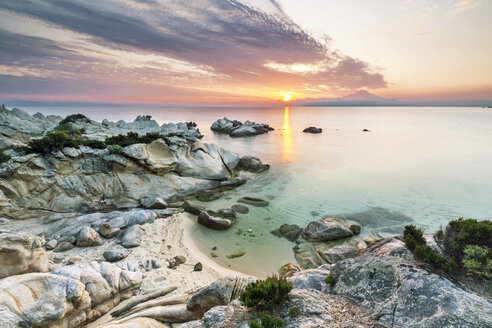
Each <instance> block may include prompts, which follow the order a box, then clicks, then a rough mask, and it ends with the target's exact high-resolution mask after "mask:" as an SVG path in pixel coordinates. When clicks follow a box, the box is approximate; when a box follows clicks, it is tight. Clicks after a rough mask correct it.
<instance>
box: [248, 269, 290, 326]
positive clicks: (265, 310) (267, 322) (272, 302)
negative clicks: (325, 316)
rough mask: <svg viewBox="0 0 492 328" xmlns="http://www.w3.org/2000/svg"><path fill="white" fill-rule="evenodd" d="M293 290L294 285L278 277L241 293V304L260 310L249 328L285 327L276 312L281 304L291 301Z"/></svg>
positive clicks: (266, 280)
mask: <svg viewBox="0 0 492 328" xmlns="http://www.w3.org/2000/svg"><path fill="white" fill-rule="evenodd" d="M291 290H292V284H291V283H289V282H288V281H287V280H286V279H284V278H282V279H280V278H278V277H277V276H273V277H268V278H267V279H265V280H259V281H257V282H254V283H252V284H250V285H249V286H248V287H246V289H245V290H244V292H242V293H241V297H240V299H241V302H242V303H243V304H244V305H246V306H247V307H257V308H258V309H259V310H260V313H259V316H258V317H257V318H255V319H254V320H251V321H250V322H249V326H250V327H252V328H281V327H285V323H284V320H283V319H282V318H280V317H278V316H276V315H275V312H276V309H277V307H278V306H279V305H280V304H282V303H283V302H285V301H287V300H288V299H289V293H290V291H291ZM294 311H295V310H294ZM289 313H290V311H289ZM297 315H299V313H298V314H297Z"/></svg>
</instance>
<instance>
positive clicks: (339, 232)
mask: <svg viewBox="0 0 492 328" xmlns="http://www.w3.org/2000/svg"><path fill="white" fill-rule="evenodd" d="M353 235H354V233H353V232H352V230H350V226H349V225H348V224H347V223H345V222H344V221H342V220H341V219H339V218H337V217H330V218H324V219H322V220H317V221H311V222H309V224H308V225H307V227H306V228H304V230H303V232H302V237H303V238H304V239H306V240H307V241H327V240H336V239H340V238H345V237H350V236H353Z"/></svg>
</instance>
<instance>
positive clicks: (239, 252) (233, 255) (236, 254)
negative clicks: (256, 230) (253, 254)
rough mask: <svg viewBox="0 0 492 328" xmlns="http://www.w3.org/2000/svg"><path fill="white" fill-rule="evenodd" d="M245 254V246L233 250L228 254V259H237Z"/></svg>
mask: <svg viewBox="0 0 492 328" xmlns="http://www.w3.org/2000/svg"><path fill="white" fill-rule="evenodd" d="M244 254H246V250H245V249H244V248H241V249H238V250H237V251H235V252H232V253H231V254H228V255H226V257H227V258H228V259H235V258H237V257H241V256H243V255H244Z"/></svg>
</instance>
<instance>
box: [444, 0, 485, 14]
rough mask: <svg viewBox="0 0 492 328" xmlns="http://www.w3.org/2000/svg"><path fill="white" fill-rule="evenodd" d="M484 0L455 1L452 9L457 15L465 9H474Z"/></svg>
mask: <svg viewBox="0 0 492 328" xmlns="http://www.w3.org/2000/svg"><path fill="white" fill-rule="evenodd" d="M482 1H483V0H460V1H458V2H457V3H455V4H454V5H453V7H452V9H451V13H452V14H454V15H456V14H459V13H462V12H464V11H467V10H470V9H473V8H475V7H477V6H478V5H480V4H481V3H482Z"/></svg>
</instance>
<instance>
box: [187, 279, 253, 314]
mask: <svg viewBox="0 0 492 328" xmlns="http://www.w3.org/2000/svg"><path fill="white" fill-rule="evenodd" d="M254 281H256V278H254V277H246V276H239V275H235V274H230V275H227V276H224V277H222V278H220V279H218V280H216V281H214V282H213V283H211V284H210V285H208V286H207V287H205V288H203V289H201V290H199V291H198V292H197V293H196V294H194V295H193V296H192V297H191V298H190V300H189V301H188V302H187V303H186V307H187V309H188V310H190V311H192V312H194V313H197V314H198V315H200V316H201V315H203V314H204V313H205V312H207V311H208V310H210V309H211V308H213V307H214V306H219V305H226V304H229V303H230V302H231V301H232V300H234V299H236V298H238V297H239V296H240V295H241V293H242V292H243V291H244V289H245V288H246V287H247V286H248V285H249V284H250V283H252V282H254Z"/></svg>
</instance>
